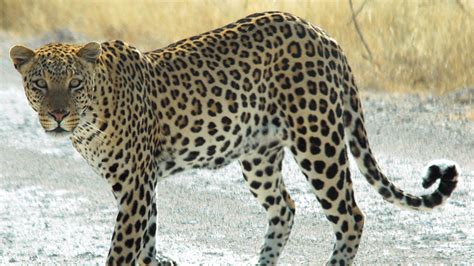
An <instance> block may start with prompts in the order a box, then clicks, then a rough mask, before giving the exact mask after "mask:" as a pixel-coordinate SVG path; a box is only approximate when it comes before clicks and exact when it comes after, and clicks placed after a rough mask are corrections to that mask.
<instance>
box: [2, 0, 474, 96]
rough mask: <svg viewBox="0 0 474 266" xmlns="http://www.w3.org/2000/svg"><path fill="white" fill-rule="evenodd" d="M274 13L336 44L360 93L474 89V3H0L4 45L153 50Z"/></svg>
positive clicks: (427, 0) (364, 0)
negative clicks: (29, 42)
mask: <svg viewBox="0 0 474 266" xmlns="http://www.w3.org/2000/svg"><path fill="white" fill-rule="evenodd" d="M268 10H282V11H287V12H290V13H293V14H295V15H298V16H300V17H302V18H304V19H306V20H308V21H310V22H312V23H313V24H316V25H319V26H321V27H322V28H323V29H324V30H326V31H327V32H328V33H329V34H330V35H331V36H332V37H334V38H335V39H336V40H338V42H339V43H340V44H341V45H342V47H343V49H344V50H345V52H346V54H347V55H348V57H349V61H350V63H351V65H352V67H353V69H354V71H355V72H356V77H357V79H358V82H359V84H360V87H361V88H372V89H383V90H390V91H402V92H407V91H429V92H435V93H445V92H447V91H452V90H456V89H461V88H466V87H468V86H473V85H474V56H473V55H472V51H474V34H473V32H474V1H472V0H405V1H403V0H353V12H351V8H350V2H349V0H319V1H315V0H288V1H268V0H261V1H250V0H219V1H209V0H194V1H192V0H190V1H152V0H141V1H134V0H86V1H84V0H69V1H65V0H21V1H18V0H0V32H3V34H1V35H0V37H1V38H15V37H29V38H31V37H34V36H42V35H44V34H49V36H51V35H52V36H53V37H52V38H51V37H50V38H46V39H48V40H49V39H55V40H57V41H70V42H74V41H87V40H98V41H105V40H110V39H122V40H124V41H126V42H129V43H132V44H133V45H135V46H137V47H139V48H140V49H142V50H149V49H155V48H159V47H163V46H166V45H168V44H169V43H172V42H174V41H177V40H180V39H182V38H186V37H189V36H192V35H195V34H199V33H202V32H205V31H208V30H211V29H214V28H217V27H220V26H223V25H225V24H228V23H230V22H233V21H235V20H237V19H239V18H241V17H244V16H246V15H249V14H251V13H254V12H260V11H268ZM353 14H354V15H355V16H356V21H357V23H358V26H359V28H360V32H361V34H362V36H363V38H364V39H365V41H366V44H367V46H368V49H369V51H370V54H369V52H368V50H367V49H366V48H365V47H364V46H363V43H362V42H361V38H360V37H361V36H360V35H359V34H358V32H357V31H356V29H355V24H354V21H353V19H352V16H353ZM38 45H41V43H39V44H38ZM34 48H36V47H34ZM2 56H5V55H2Z"/></svg>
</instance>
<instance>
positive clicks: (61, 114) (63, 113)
mask: <svg viewBox="0 0 474 266" xmlns="http://www.w3.org/2000/svg"><path fill="white" fill-rule="evenodd" d="M48 114H49V115H50V116H52V117H54V120H56V122H61V121H62V120H63V119H64V117H66V116H67V115H68V114H69V112H66V111H63V110H54V111H51V112H48Z"/></svg>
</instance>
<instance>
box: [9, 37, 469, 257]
mask: <svg viewBox="0 0 474 266" xmlns="http://www.w3.org/2000/svg"><path fill="white" fill-rule="evenodd" d="M67 36H68V35H67V34H66V37H65V38H67ZM55 37H57V36H56V35H54V34H53V35H51V36H46V37H44V38H39V39H35V40H33V41H25V42H24V43H26V44H30V45H33V46H35V45H36V46H38V45H39V44H40V43H44V42H46V41H45V40H47V39H48V38H49V39H53V38H55ZM15 43H17V42H15V41H13V40H12V38H10V36H6V35H4V34H3V35H2V33H0V265H6V264H20V265H36V264H47V265H55V264H56V265H77V264H79V265H95V264H103V263H104V261H105V255H106V254H107V251H108V246H109V242H110V237H111V234H112V230H113V223H114V220H115V213H116V207H115V203H114V200H113V196H112V194H111V192H110V190H109V188H108V187H107V184H106V183H105V181H104V180H102V179H101V178H100V177H99V176H97V175H96V174H95V173H93V172H92V170H91V169H90V168H89V167H88V166H87V165H86V163H85V162H84V161H83V160H82V159H81V157H80V156H79V155H78V154H77V153H76V152H75V151H74V150H73V148H72V147H71V145H70V144H69V143H68V142H67V141H61V142H58V141H56V140H53V139H50V138H47V136H46V135H45V134H44V133H43V132H42V130H41V127H40V125H39V123H38V122H37V117H36V116H35V114H34V113H33V112H32V110H30V108H29V106H28V104H27V102H26V99H25V97H24V95H23V90H22V88H21V80H20V78H19V77H18V75H17V74H16V73H15V71H14V70H13V68H12V67H11V65H10V63H9V62H8V58H7V55H8V47H10V46H11V45H13V44H15ZM362 96H363V105H364V108H365V115H366V126H367V130H368V133H369V138H370V140H371V146H372V149H373V151H374V153H375V154H376V157H377V158H378V161H379V164H380V166H381V167H382V169H383V171H384V172H385V173H386V174H387V175H389V176H390V177H391V178H392V179H393V180H394V181H395V182H396V183H397V184H398V185H399V186H400V187H402V188H403V189H405V190H406V191H408V192H412V193H426V191H424V190H423V189H422V188H421V178H420V175H421V169H422V167H423V166H424V165H425V164H426V163H427V162H428V161H430V160H432V159H436V158H449V159H451V160H454V161H456V162H458V164H459V165H460V166H461V169H462V176H461V182H460V184H459V186H458V188H457V190H456V191H455V193H454V194H453V196H452V198H451V200H449V201H448V203H447V204H446V205H445V206H444V207H443V208H441V209H437V210H435V211H432V212H429V213H418V212H413V211H406V210H399V209H397V208H396V207H394V206H392V205H390V204H389V203H386V202H384V201H383V200H382V199H381V197H380V196H379V195H378V194H377V193H376V192H375V191H374V190H373V189H372V188H371V187H370V186H369V184H368V183H367V182H366V181H365V179H364V178H363V177H362V176H361V175H360V174H359V172H358V170H357V169H356V168H355V165H354V164H353V167H352V170H353V176H354V178H353V179H354V183H355V184H354V189H355V191H356V197H357V199H358V202H359V206H360V207H361V209H362V210H363V211H364V212H365V214H366V227H365V234H364V237H363V240H362V243H361V247H360V249H359V253H358V256H357V258H356V261H355V263H356V264H359V265H385V264H413V263H416V264H461V265H469V264H474V230H473V229H472V228H473V225H474V218H473V215H474V203H473V202H474V201H473V196H472V194H471V195H470V194H469V193H468V192H469V191H474V162H473V157H474V152H473V151H474V137H473V136H474V117H473V112H474V111H473V106H474V102H473V97H474V90H473V89H464V90H460V91H457V92H455V93H451V94H448V95H444V96H436V97H435V96H424V95H421V96H420V95H414V94H388V93H386V92H376V91H364V92H363V95H362ZM284 175H285V180H286V183H287V186H288V188H289V190H290V193H291V194H292V196H293V198H294V199H295V201H296V205H297V214H296V221H295V226H294V229H293V233H292V236H291V238H290V240H289V243H288V246H287V248H286V249H285V252H284V254H283V255H282V258H281V263H282V264H305V265H309V264H310V265H321V264H323V263H324V261H325V260H326V259H327V258H328V257H329V254H330V252H331V248H332V243H333V238H334V236H333V233H332V230H331V227H330V224H329V222H328V221H327V220H326V218H325V217H324V215H323V212H322V210H321V207H320V206H319V204H318V203H317V201H316V200H315V198H314V196H313V195H312V194H311V193H310V192H309V187H308V185H307V184H306V182H305V181H304V178H303V176H302V174H301V173H300V172H299V170H298V169H297V166H296V164H295V163H294V162H293V161H292V160H290V159H288V157H287V158H286V162H285V166H284ZM157 194H158V198H159V202H160V203H159V204H158V213H159V219H160V222H159V227H158V234H159V242H158V249H159V250H162V251H163V253H164V254H166V255H169V256H170V257H172V258H174V259H176V260H177V261H178V262H179V263H182V264H249V263H251V262H253V260H252V259H253V258H254V256H255V254H256V253H257V251H258V247H259V244H260V241H261V240H262V237H263V234H264V231H265V225H266V221H265V214H264V212H263V210H262V208H261V207H260V206H259V205H258V204H257V202H256V201H255V200H254V199H253V197H252V195H251V194H250V193H249V192H248V191H247V189H246V187H245V185H244V184H243V180H242V178H241V173H240V170H239V168H238V165H237V164H236V163H234V164H231V165H229V166H227V167H226V168H224V169H220V170H217V171H204V170H203V171H194V172H188V173H186V174H182V175H178V176H175V177H173V178H169V179H167V180H165V181H163V182H162V183H160V185H159V186H158V191H157Z"/></svg>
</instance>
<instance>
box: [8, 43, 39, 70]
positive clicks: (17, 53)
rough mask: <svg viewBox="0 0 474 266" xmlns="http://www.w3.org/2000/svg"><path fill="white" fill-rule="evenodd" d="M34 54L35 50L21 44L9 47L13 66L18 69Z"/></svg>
mask: <svg viewBox="0 0 474 266" xmlns="http://www.w3.org/2000/svg"><path fill="white" fill-rule="evenodd" d="M34 56H35V52H34V51H33V50H31V49H30V48H27V47H25V46H22V45H15V46H13V47H12V48H10V58H11V60H12V62H13V65H15V68H16V69H17V70H18V71H20V68H21V66H23V65H24V64H26V63H27V62H28V61H30V59H31V58H33V57H34Z"/></svg>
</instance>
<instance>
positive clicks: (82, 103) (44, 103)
mask: <svg viewBox="0 0 474 266" xmlns="http://www.w3.org/2000/svg"><path fill="white" fill-rule="evenodd" d="M100 54H101V46H100V44H99V43H96V42H91V43H88V44H86V45H84V46H79V45H70V44H60V43H55V44H48V45H45V46H43V47H41V48H39V49H36V50H31V49H29V48H27V47H24V46H21V45H16V46H14V47H12V48H11V49H10V57H11V60H12V61H13V64H14V66H15V68H16V69H17V70H18V72H20V74H21V75H22V78H23V86H24V89H25V94H26V97H27V98H28V101H29V103H30V105H31V107H32V108H33V110H35V111H36V112H37V113H38V116H39V121H40V123H41V126H42V127H43V128H44V130H45V131H46V132H47V133H50V134H51V135H68V134H71V133H72V132H73V131H74V129H75V128H76V127H77V126H78V124H79V123H80V119H81V116H82V115H83V114H84V113H85V112H86V111H87V109H88V107H89V106H90V105H91V103H92V99H93V96H92V93H93V90H94V87H95V86H94V85H95V84H94V83H95V82H94V77H95V72H96V65H97V61H98V58H99V56H100Z"/></svg>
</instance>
